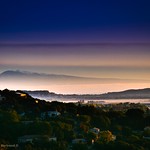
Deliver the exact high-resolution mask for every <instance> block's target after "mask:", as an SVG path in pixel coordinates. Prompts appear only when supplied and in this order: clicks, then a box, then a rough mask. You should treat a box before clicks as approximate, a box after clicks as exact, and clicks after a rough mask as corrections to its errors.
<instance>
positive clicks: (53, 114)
mask: <svg viewBox="0 0 150 150" xmlns="http://www.w3.org/2000/svg"><path fill="white" fill-rule="evenodd" d="M59 115H61V113H60V112H58V111H47V112H43V113H41V118H42V119H45V118H46V117H57V116H59Z"/></svg>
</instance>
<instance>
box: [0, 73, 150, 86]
mask: <svg viewBox="0 0 150 150" xmlns="http://www.w3.org/2000/svg"><path fill="white" fill-rule="evenodd" d="M0 81H3V82H9V81H11V83H13V81H14V82H18V83H20V84H22V81H26V82H31V81H32V82H34V83H36V84H37V83H39V84H43V85H44V84H103V83H126V82H128V83H140V82H141V83H143V82H144V83H147V82H148V83H149V82H150V80H137V79H119V78H89V77H78V76H70V75H58V74H40V73H32V72H27V71H19V70H16V71H13V70H8V71H5V72H3V73H1V74H0Z"/></svg>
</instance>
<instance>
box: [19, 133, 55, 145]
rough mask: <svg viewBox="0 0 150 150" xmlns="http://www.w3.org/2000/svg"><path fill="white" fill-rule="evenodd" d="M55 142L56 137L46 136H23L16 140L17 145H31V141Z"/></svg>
mask: <svg viewBox="0 0 150 150" xmlns="http://www.w3.org/2000/svg"><path fill="white" fill-rule="evenodd" d="M43 140H44V141H48V142H50V141H57V138H56V137H49V136H48V135H25V136H21V137H19V138H18V143H27V142H29V143H33V141H43Z"/></svg>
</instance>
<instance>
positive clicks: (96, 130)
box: [89, 127, 100, 135]
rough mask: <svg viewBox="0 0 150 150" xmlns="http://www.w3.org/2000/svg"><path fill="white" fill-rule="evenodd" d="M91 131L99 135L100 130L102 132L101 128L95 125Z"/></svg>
mask: <svg viewBox="0 0 150 150" xmlns="http://www.w3.org/2000/svg"><path fill="white" fill-rule="evenodd" d="M89 131H90V132H92V133H94V134H96V135H98V134H99V132H100V129H99V128H95V127H94V128H92V129H90V130H89Z"/></svg>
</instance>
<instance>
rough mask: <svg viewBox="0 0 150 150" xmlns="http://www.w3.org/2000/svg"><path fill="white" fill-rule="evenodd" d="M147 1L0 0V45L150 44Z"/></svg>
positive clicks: (149, 12)
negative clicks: (47, 43)
mask: <svg viewBox="0 0 150 150" xmlns="http://www.w3.org/2000/svg"><path fill="white" fill-rule="evenodd" d="M149 6H150V1H149V0H126V1H121V0H105V1H104V0H103V1H101V0H55V1H54V0H1V1H0V42H1V43H3V42H49V43H53V42H56V43H57V42H58V43H60V42H65V43H66V42H111V41H115V42H117V41H125V42H130V41H131V42H136V41H141V42H149V41H150V9H149Z"/></svg>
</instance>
